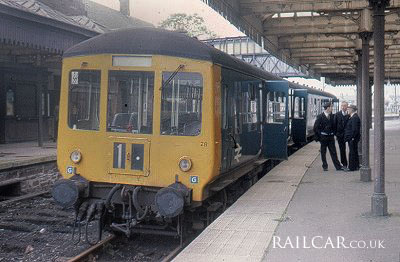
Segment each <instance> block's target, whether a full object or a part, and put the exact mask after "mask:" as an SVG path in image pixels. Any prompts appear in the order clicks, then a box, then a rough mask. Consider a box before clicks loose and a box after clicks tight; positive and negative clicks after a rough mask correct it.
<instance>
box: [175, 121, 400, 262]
mask: <svg viewBox="0 0 400 262" xmlns="http://www.w3.org/2000/svg"><path fill="white" fill-rule="evenodd" d="M385 133H386V140H385V142H386V143H385V144H386V147H385V152H386V153H385V154H386V156H385V158H386V168H385V170H386V172H385V174H386V194H387V196H388V211H389V214H390V215H389V216H387V217H373V216H372V215H371V213H370V209H371V196H372V194H373V187H374V184H373V182H360V174H359V172H358V171H356V172H343V171H336V170H335V169H334V168H333V164H332V163H331V162H330V159H329V158H330V156H327V158H328V164H329V167H330V168H329V171H327V172H324V171H323V170H322V162H321V159H320V157H319V144H318V143H316V142H312V143H310V144H308V145H307V146H305V147H303V148H302V149H301V150H299V151H297V152H296V153H295V154H294V155H292V156H291V157H290V158H289V160H288V161H284V162H282V163H280V164H279V165H278V166H277V167H275V168H274V169H273V170H271V171H270V172H269V173H268V174H267V175H266V176H264V177H263V178H262V179H261V180H260V181H259V182H257V183H256V184H255V185H254V186H253V187H252V188H250V189H249V190H248V191H247V192H246V193H245V194H244V195H243V196H242V197H241V198H240V199H239V200H238V201H237V202H236V203H235V204H233V205H232V206H231V207H230V208H229V209H228V210H227V211H226V212H225V213H224V214H222V215H221V216H220V217H218V218H217V219H216V220H215V221H214V222H213V223H212V224H211V225H210V226H209V227H207V228H206V229H205V230H204V231H203V232H202V233H201V234H200V235H199V236H198V237H197V238H196V239H195V240H194V241H193V242H192V243H190V244H189V245H188V246H187V247H186V248H185V249H184V250H183V251H182V252H181V253H180V254H179V255H178V256H177V257H176V258H175V260H174V261H196V262H199V261H268V262H269V261H272V262H275V261H276V262H280V261H283V262H286V261H306V262H309V261H328V262H329V261H332V262H341V261H346V262H347V261H349V262H350V261H351V262H357V261H373V262H374V261H379V262H385V261H388V262H389V261H400V177H399V176H398V170H399V168H400V161H399V157H398V155H399V153H400V120H388V121H386V122H385ZM371 134H372V135H373V131H372V132H371ZM370 152H371V164H372V165H373V159H374V158H373V152H374V150H373V139H371V151H370ZM328 154H329V153H328ZM371 168H372V170H373V167H371Z"/></svg>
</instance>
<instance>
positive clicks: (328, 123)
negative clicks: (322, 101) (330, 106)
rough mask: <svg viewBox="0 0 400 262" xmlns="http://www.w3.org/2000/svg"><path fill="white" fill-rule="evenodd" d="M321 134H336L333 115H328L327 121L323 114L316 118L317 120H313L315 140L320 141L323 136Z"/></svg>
mask: <svg viewBox="0 0 400 262" xmlns="http://www.w3.org/2000/svg"><path fill="white" fill-rule="evenodd" d="M322 133H324V134H325V135H334V134H335V133H336V129H335V120H334V116H333V114H330V118H329V119H328V118H327V117H326V115H325V113H324V112H322V113H321V114H319V115H318V116H317V120H315V123H314V135H315V140H317V141H320V140H321V136H322V135H323V134H322Z"/></svg>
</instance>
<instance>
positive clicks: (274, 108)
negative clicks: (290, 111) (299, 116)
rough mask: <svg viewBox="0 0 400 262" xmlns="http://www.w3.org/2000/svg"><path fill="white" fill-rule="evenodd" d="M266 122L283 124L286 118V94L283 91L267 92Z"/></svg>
mask: <svg viewBox="0 0 400 262" xmlns="http://www.w3.org/2000/svg"><path fill="white" fill-rule="evenodd" d="M266 116H267V117H266V122H267V123H270V124H283V122H284V121H285V118H286V96H285V94H282V93H281V92H268V93H267V114H266Z"/></svg>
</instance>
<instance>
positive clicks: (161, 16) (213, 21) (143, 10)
mask: <svg viewBox="0 0 400 262" xmlns="http://www.w3.org/2000/svg"><path fill="white" fill-rule="evenodd" d="M92 1H94V2H97V3H100V4H103V5H106V6H108V7H111V8H114V9H116V10H119V0H92ZM130 7H131V8H130V11H131V16H134V17H136V18H139V19H142V20H144V21H146V22H150V23H152V24H154V25H156V26H158V25H159V23H160V22H161V21H163V20H165V19H166V18H168V16H169V15H171V14H173V13H186V14H194V13H197V14H199V15H200V16H201V17H203V18H204V20H205V23H206V26H207V28H208V29H209V30H211V31H213V32H214V33H215V34H216V35H217V36H218V37H227V36H241V35H244V34H243V33H242V32H240V31H239V30H237V29H236V27H235V26H233V25H231V24H230V23H229V22H227V20H225V18H223V17H221V16H220V15H219V14H218V13H217V12H215V11H214V10H213V9H212V8H211V7H209V6H208V5H206V4H204V3H203V2H202V1H200V0H131V1H130Z"/></svg>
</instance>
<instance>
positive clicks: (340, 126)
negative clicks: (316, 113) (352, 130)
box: [335, 111, 350, 138]
mask: <svg viewBox="0 0 400 262" xmlns="http://www.w3.org/2000/svg"><path fill="white" fill-rule="evenodd" d="M349 117H350V116H349V115H348V114H346V115H343V113H342V111H339V112H337V113H336V114H335V127H336V136H337V137H339V138H344V129H345V127H346V124H347V121H349Z"/></svg>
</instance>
